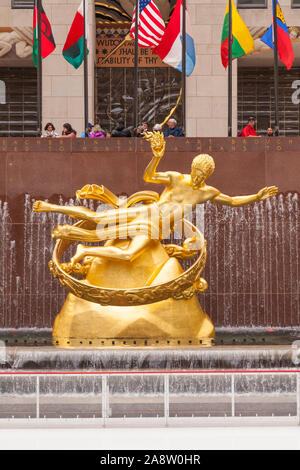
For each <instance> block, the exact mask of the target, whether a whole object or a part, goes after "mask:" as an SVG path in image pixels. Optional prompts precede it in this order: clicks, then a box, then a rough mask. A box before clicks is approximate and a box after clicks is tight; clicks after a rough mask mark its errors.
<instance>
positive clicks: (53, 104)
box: [43, 0, 96, 137]
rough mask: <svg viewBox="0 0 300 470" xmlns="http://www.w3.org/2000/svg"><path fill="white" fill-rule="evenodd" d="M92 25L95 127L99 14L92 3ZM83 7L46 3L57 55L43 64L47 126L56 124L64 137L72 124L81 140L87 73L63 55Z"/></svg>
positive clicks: (73, 1)
mask: <svg viewBox="0 0 300 470" xmlns="http://www.w3.org/2000/svg"><path fill="white" fill-rule="evenodd" d="M88 3H89V5H88V23H89V33H88V34H89V43H88V47H89V56H88V78H89V79H88V86H89V121H92V122H93V123H94V57H95V37H96V34H95V11H94V0H88ZM79 5H80V0H61V1H59V0H43V6H44V9H45V11H46V13H47V16H48V18H49V21H50V23H51V26H52V32H53V36H54V39H55V42H56V49H55V51H54V52H53V53H52V54H51V55H50V56H49V57H47V58H46V59H45V60H43V126H44V125H45V123H47V122H48V121H50V122H53V124H54V125H55V127H56V131H57V132H58V133H59V134H60V133H61V131H62V125H63V124H64V123H65V122H69V123H70V124H71V125H72V127H73V128H74V129H75V130H76V131H77V136H78V137H80V135H81V132H82V131H83V130H84V98H83V96H84V88H83V84H84V71H83V64H82V65H81V66H80V67H79V68H78V69H77V70H76V69H75V68H74V67H73V66H72V65H70V64H69V63H68V62H67V61H66V60H65V59H64V57H63V55H62V49H63V46H64V43H65V40H66V38H67V34H68V31H69V29H70V26H71V24H72V21H73V19H74V16H75V13H76V11H77V9H78V7H79Z"/></svg>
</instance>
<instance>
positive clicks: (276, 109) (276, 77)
mask: <svg viewBox="0 0 300 470" xmlns="http://www.w3.org/2000/svg"><path fill="white" fill-rule="evenodd" d="M276 6H277V0H275V1H274V0H273V5H272V7H273V38H274V41H273V45H274V47H273V49H274V94H275V132H274V134H275V135H279V117H278V101H279V100H278V47H277V12H276Z"/></svg>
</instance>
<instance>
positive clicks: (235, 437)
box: [0, 426, 300, 450]
mask: <svg viewBox="0 0 300 470" xmlns="http://www.w3.org/2000/svg"><path fill="white" fill-rule="evenodd" d="M14 449H18V450H23V449H24V450H25V449H29V450H48V449H50V450H54V449H58V450H73V449H74V450H75V449H77V450H92V449H94V450H114V449H120V450H150V449H154V450H165V449H169V450H179V449H181V450H185V449H186V450H213V449H219V450H223V449H224V450H226V449H228V450H239V449H240V450H249V449H250V450H252V449H253V450H255V449H257V450H260V449H266V450H273V449H274V450H300V427H299V426H289V427H282V426H280V427H276V426H275V427H274V426H273V427H269V426H265V427H264V426H262V427H254V426H253V427H202V428H124V427H123V428H106V429H88V428H77V429H54V428H53V429H32V428H31V429H0V450H14Z"/></svg>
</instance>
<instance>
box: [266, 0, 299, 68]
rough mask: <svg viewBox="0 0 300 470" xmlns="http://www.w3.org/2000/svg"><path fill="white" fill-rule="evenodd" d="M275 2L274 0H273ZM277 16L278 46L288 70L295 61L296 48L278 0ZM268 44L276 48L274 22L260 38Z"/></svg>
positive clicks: (279, 53) (282, 60)
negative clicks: (274, 43)
mask: <svg viewBox="0 0 300 470" xmlns="http://www.w3.org/2000/svg"><path fill="white" fill-rule="evenodd" d="M273 2H274V0H273ZM276 16H277V48H278V55H279V59H280V60H281V62H283V63H284V64H285V66H286V68H287V69H288V70H290V68H291V66H292V64H293V61H294V50H293V45H292V41H291V38H290V34H289V30H288V27H287V25H286V22H285V18H284V15H283V12H282V10H281V8H280V5H279V2H278V0H276ZM260 40H261V41H262V42H264V43H265V44H267V46H269V47H271V49H273V48H274V45H273V23H272V24H271V26H270V27H269V29H268V30H267V31H266V32H265V34H264V35H263V36H262V37H261V38H260Z"/></svg>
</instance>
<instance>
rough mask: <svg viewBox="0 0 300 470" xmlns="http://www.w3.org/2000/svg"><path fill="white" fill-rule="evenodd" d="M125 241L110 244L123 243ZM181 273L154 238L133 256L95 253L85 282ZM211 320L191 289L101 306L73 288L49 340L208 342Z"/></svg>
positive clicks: (140, 281) (117, 282)
mask: <svg viewBox="0 0 300 470" xmlns="http://www.w3.org/2000/svg"><path fill="white" fill-rule="evenodd" d="M127 244H128V242H127V241H126V240H122V241H121V240H119V241H116V242H115V245H116V246H118V247H119V248H123V249H126V245H127ZM182 273H183V269H182V267H181V265H180V263H179V262H178V261H177V259H175V258H170V257H169V256H168V254H167V252H166V250H165V249H164V247H163V245H162V244H161V243H160V242H159V241H154V240H153V241H152V246H151V247H150V248H149V249H148V250H146V251H145V252H144V253H143V254H142V255H140V256H139V257H138V258H137V259H135V260H134V261H132V262H128V261H121V260H104V259H100V258H95V259H94V260H93V262H92V264H91V267H90V269H89V272H88V275H87V278H86V282H87V283H89V284H92V285H98V286H101V287H104V288H105V287H109V288H116V289H118V288H122V289H130V288H132V287H134V288H137V287H144V286H153V287H154V286H156V285H159V284H161V283H162V282H166V281H168V280H173V279H175V278H177V277H178V276H180V275H181V274H182ZM213 338H214V326H213V324H212V322H211V320H210V319H209V317H208V316H207V315H206V313H205V312H204V311H203V310H202V308H201V306H200V303H199V301H198V299H197V296H196V295H193V296H192V297H191V298H189V299H181V300H174V299H173V298H169V299H166V300H163V301H160V302H154V303H150V304H146V305H137V306H115V305H114V306H111V305H107V306H103V305H100V304H96V303H94V302H89V301H87V300H85V299H82V298H78V297H77V296H75V295H74V294H72V293H70V294H68V297H67V299H66V301H65V303H64V305H63V307H62V309H61V311H60V313H59V315H58V316H57V317H56V320H55V323H54V327H53V343H54V344H55V345H58V346H63V347H74V346H75V347H78V346H79V347H80V346H82V347H86V346H87V347H89V346H92V347H95V346H98V347H99V346H103V347H108V346H110V347H114V346H123V347H128V346H133V347H134V346H155V347H161V346H164V347H165V346H173V347H174V346H176V347H180V346H189V345H194V346H195V345H197V346H199V345H203V346H205V345H211V343H212V340H213Z"/></svg>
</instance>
